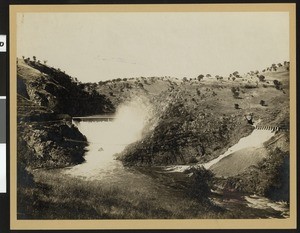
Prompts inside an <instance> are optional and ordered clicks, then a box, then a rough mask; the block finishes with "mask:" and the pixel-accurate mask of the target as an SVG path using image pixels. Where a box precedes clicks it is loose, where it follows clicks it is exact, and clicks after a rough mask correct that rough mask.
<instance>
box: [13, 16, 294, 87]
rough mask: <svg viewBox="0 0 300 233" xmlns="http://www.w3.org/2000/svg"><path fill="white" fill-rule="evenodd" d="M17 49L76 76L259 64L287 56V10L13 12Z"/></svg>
mask: <svg viewBox="0 0 300 233" xmlns="http://www.w3.org/2000/svg"><path fill="white" fill-rule="evenodd" d="M17 56H18V57H22V56H25V57H32V56H36V57H37V59H39V60H41V61H43V60H47V61H48V62H47V64H48V65H50V66H53V67H55V68H60V69H61V70H64V71H65V72H66V73H67V74H69V75H71V76H73V77H76V78H78V79H79V80H80V81H82V82H99V81H102V80H107V79H114V78H130V77H141V76H145V77H149V76H160V77H161V76H172V77H178V78H182V77H188V78H195V77H197V76H198V75H199V74H207V73H209V74H212V75H216V74H219V75H223V76H226V75H229V74H230V73H232V72H234V71H239V72H240V73H246V72H248V71H251V70H262V69H264V68H266V67H267V66H270V65H271V64H272V63H278V62H283V61H285V60H286V61H288V60H289V15H288V13H287V12H230V13H229V12H185V13H183V12H161V13H159V12H143V13H142V12H140V13H139V12H137V13H133V12H127V13H126V12H125V13H111V12H101V13H18V15H17Z"/></svg>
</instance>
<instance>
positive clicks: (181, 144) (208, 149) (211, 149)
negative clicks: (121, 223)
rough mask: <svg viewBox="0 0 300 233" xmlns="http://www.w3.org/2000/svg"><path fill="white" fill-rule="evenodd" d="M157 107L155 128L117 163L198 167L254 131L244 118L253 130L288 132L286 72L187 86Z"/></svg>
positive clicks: (168, 94)
mask: <svg viewBox="0 0 300 233" xmlns="http://www.w3.org/2000/svg"><path fill="white" fill-rule="evenodd" d="M262 75H264V77H263V78H261V76H262ZM274 80H277V81H278V82H280V83H279V84H278V83H276V85H275V84H274ZM156 101H157V103H158V106H159V107H158V108H157V114H156V117H157V118H159V121H158V124H157V125H156V127H155V128H154V129H153V130H151V131H149V132H147V134H146V136H145V138H143V139H142V140H140V141H139V142H136V143H134V144H133V145H130V146H128V147H127V148H126V150H125V151H124V152H123V153H122V154H121V155H119V158H120V159H121V160H122V161H123V162H124V163H125V164H127V165H139V166H148V165H170V164H192V163H197V162H200V163H203V162H206V161H209V160H211V159H213V158H215V157H217V156H218V155H220V154H222V153H223V152H224V151H226V149H227V148H228V147H230V146H232V145H234V144H235V143H237V142H238V140H239V139H240V138H241V137H244V136H246V135H248V134H249V133H250V132H251V131H252V130H253V126H251V125H250V124H248V123H247V121H246V120H245V118H244V115H246V114H249V113H252V114H253V118H254V122H255V123H258V122H259V123H258V125H268V126H269V125H270V126H285V127H288V125H289V71H288V70H287V68H286V67H285V66H282V67H279V68H278V69H277V70H276V71H270V72H267V73H266V72H264V73H259V72H258V73H257V74H254V73H253V74H251V73H248V74H246V75H244V76H237V77H236V78H233V76H232V77H231V78H230V77H228V78H227V79H226V78H223V79H219V80H217V79H216V78H206V79H203V80H201V81H199V80H187V81H183V82H180V83H176V85H172V87H170V88H169V89H168V90H167V91H165V92H161V93H160V95H157V96H156Z"/></svg>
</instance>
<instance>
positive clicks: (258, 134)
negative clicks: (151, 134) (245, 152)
mask: <svg viewBox="0 0 300 233" xmlns="http://www.w3.org/2000/svg"><path fill="white" fill-rule="evenodd" d="M274 135H275V132H272V131H270V130H256V129H255V130H253V132H252V133H251V134H250V135H248V136H246V137H243V138H241V139H240V140H239V142H238V143H237V144H235V145H233V146H232V147H230V148H229V149H228V150H227V151H226V152H225V153H223V154H221V155H220V156H219V157H217V158H216V159H213V160H211V161H209V162H207V163H204V164H201V165H202V166H203V167H204V168H205V169H209V168H210V167H211V166H212V165H214V164H216V163H218V162H219V161H220V160H222V159H223V158H225V157H226V156H228V155H230V154H232V153H234V152H236V151H239V150H242V149H245V148H260V147H263V143H264V142H266V141H268V140H269V139H270V138H271V137H273V136H274ZM197 166H199V165H197ZM190 167H191V166H190V165H179V166H171V167H168V168H167V169H166V170H167V171H171V172H183V171H185V170H187V169H188V168H190Z"/></svg>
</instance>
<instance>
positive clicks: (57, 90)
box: [17, 59, 115, 116]
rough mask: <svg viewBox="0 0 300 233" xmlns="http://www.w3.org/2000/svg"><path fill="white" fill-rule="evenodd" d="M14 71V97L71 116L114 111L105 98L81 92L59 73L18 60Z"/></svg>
mask: <svg viewBox="0 0 300 233" xmlns="http://www.w3.org/2000/svg"><path fill="white" fill-rule="evenodd" d="M17 68H18V69H17V80H18V82H17V83H18V94H20V95H22V96H23V97H25V98H27V99H29V100H30V101H32V102H33V103H35V104H37V105H38V106H43V107H45V108H47V109H49V110H52V111H53V112H56V113H62V114H69V115H71V116H83V115H93V114H101V113H111V112H114V110H115V109H114V106H113V104H112V103H111V102H110V100H109V99H107V98H106V96H104V95H101V94H99V93H97V92H96V91H94V92H88V91H85V90H84V89H82V87H81V86H80V85H79V83H77V82H75V81H74V80H73V79H72V78H71V77H70V76H69V75H67V74H65V73H64V72H62V71H60V70H57V69H54V68H51V67H48V66H46V65H42V64H40V63H37V62H34V61H26V62H25V61H23V60H21V59H19V60H18V67H17ZM87 103H89V104H87Z"/></svg>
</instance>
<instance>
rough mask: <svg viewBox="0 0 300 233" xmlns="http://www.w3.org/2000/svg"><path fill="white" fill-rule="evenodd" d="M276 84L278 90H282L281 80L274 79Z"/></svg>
mask: <svg viewBox="0 0 300 233" xmlns="http://www.w3.org/2000/svg"><path fill="white" fill-rule="evenodd" d="M273 83H274V86H275V88H276V89H277V90H281V89H282V83H281V82H279V81H278V80H273Z"/></svg>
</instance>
